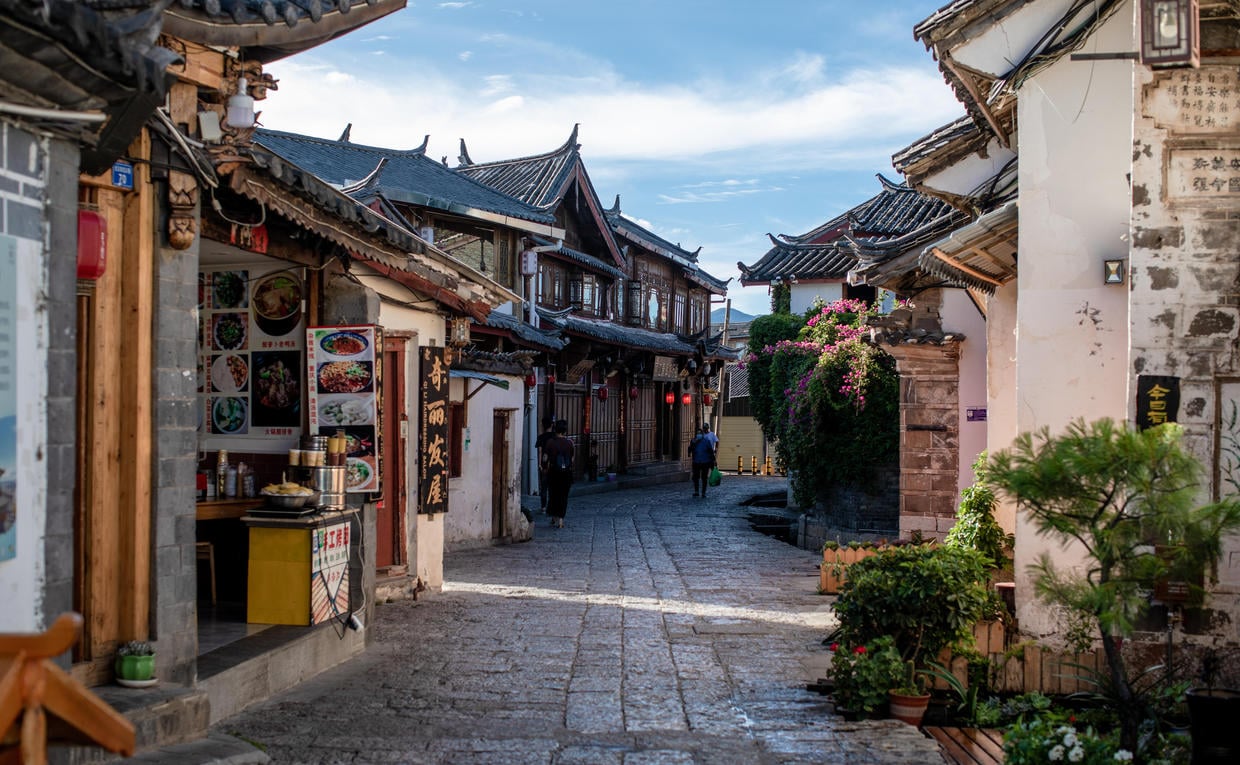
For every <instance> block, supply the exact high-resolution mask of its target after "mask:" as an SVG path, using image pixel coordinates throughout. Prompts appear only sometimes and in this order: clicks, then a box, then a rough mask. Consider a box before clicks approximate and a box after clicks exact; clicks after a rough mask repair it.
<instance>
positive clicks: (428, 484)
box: [418, 346, 448, 513]
mask: <svg viewBox="0 0 1240 765" xmlns="http://www.w3.org/2000/svg"><path fill="white" fill-rule="evenodd" d="M420 350H421V354H420V356H421V359H420V360H421V364H420V365H419V366H420V367H421V385H420V389H421V394H422V395H421V398H422V401H421V403H422V407H421V412H420V413H419V415H418V418H419V419H418V438H419V445H418V446H419V448H418V512H419V513H446V512H447V511H448V364H447V362H446V361H445V359H444V349H443V348H435V347H430V346H423V347H422V348H421V349H420Z"/></svg>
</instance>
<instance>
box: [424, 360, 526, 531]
mask: <svg viewBox="0 0 1240 765" xmlns="http://www.w3.org/2000/svg"><path fill="white" fill-rule="evenodd" d="M498 376H499V377H501V379H504V380H507V381H508V390H503V389H502V388H499V387H498V386H495V385H490V384H486V385H484V386H483V387H482V388H481V390H478V392H477V393H476V394H475V395H474V397H473V398H471V399H470V400H469V403H468V405H467V406H468V410H467V413H466V423H467V429H468V440H467V442H466V443H467V446H464V447H463V449H462V452H461V460H462V462H461V475H460V476H459V477H457V478H453V479H451V480H450V481H449V483H448V508H449V509H448V517H447V518H445V519H444V546H445V548H446V549H447V550H448V551H452V550H460V549H465V548H469V547H478V546H482V545H489V544H491V501H492V492H491V479H492V451H491V447H492V444H493V438H494V435H495V433H494V430H495V428H494V425H495V419H494V413H495V411H496V410H508V411H509V413H510V414H509V420H508V504H507V509H506V511H505V515H506V518H507V522H508V523H507V525H508V533H509V536H510V537H511V538H512V539H516V540H525V539H529V538H530V528H529V524H528V523H526V521H525V516H523V515H521V482H520V474H519V472H518V471H519V470H520V467H521V457H522V453H523V449H522V440H521V437H522V430H523V428H522V422H521V420H522V417H521V414H522V404H523V402H524V396H525V383H524V382H522V380H521V379H520V378H518V377H513V376H509V375H498ZM466 383H468V385H466ZM480 384H481V381H479V380H469V379H459V378H458V379H455V380H453V381H452V386H451V391H450V394H451V397H452V401H454V402H460V401H463V400H464V399H465V396H466V388H468V390H469V391H470V392H472V391H474V390H477V389H478V386H479V385H480Z"/></svg>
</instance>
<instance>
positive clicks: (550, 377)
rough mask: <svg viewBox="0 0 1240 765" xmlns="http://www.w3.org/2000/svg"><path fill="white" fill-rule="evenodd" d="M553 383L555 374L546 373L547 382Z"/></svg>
mask: <svg viewBox="0 0 1240 765" xmlns="http://www.w3.org/2000/svg"><path fill="white" fill-rule="evenodd" d="M554 383H555V375H552V374H549V375H547V384H548V385H553V384H554Z"/></svg>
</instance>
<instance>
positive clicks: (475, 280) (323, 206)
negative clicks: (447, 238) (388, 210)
mask: <svg viewBox="0 0 1240 765" xmlns="http://www.w3.org/2000/svg"><path fill="white" fill-rule="evenodd" d="M249 152H250V155H251V157H252V159H253V162H252V163H251V164H248V165H244V166H242V167H241V168H239V169H237V170H234V171H233V172H232V174H231V175H230V176H228V180H229V185H230V187H231V189H232V190H233V191H235V192H237V193H239V194H242V195H244V196H246V197H249V198H251V199H254V200H255V201H258V202H261V203H262V204H264V205H265V206H267V207H270V208H272V209H273V210H274V211H275V212H276V213H277V214H280V215H282V216H284V217H286V218H288V219H289V220H292V221H294V222H295V223H297V224H298V225H301V226H304V227H305V228H307V229H309V230H311V231H313V232H315V233H316V234H318V235H320V236H322V237H324V238H325V239H329V240H331V241H335V242H336V243H338V244H340V245H341V246H342V247H344V248H345V249H347V250H348V251H349V252H350V255H351V256H352V257H354V258H355V259H358V260H363V261H365V262H367V263H368V264H369V265H370V266H371V267H373V268H375V269H376V270H377V271H378V272H379V273H381V274H383V275H384V276H387V277H389V278H391V279H393V280H394V281H397V282H399V283H401V284H405V285H406V286H410V287H411V289H415V290H416V291H418V292H421V293H423V294H425V295H427V296H428V297H430V298H432V299H434V300H437V301H438V302H440V303H443V304H444V305H446V306H448V307H449V308H452V309H454V310H457V311H460V312H461V313H464V314H467V315H470V316H473V317H475V318H482V317H485V316H486V315H487V313H488V312H489V311H490V310H491V309H492V308H494V306H496V305H500V304H502V303H506V302H512V301H516V300H519V299H520V298H519V296H518V295H516V294H515V293H513V292H512V291H511V290H509V289H508V288H506V287H504V286H503V285H500V284H498V283H497V282H495V281H494V280H492V279H490V278H488V277H487V276H486V275H485V274H482V273H480V272H479V271H477V270H476V269H473V268H470V267H469V266H467V265H465V264H463V263H460V262H459V261H457V260H455V259H453V258H452V256H450V255H449V254H448V253H446V252H444V251H442V250H440V249H438V248H437V247H435V246H434V245H432V244H430V243H428V242H426V241H425V240H423V239H421V238H420V237H418V236H416V235H415V234H413V233H412V232H411V231H408V230H407V229H405V228H403V227H402V226H400V225H398V224H397V223H395V222H393V221H391V220H389V219H388V218H385V217H383V216H382V215H380V214H379V213H377V212H375V211H374V210H371V209H370V208H369V207H367V206H366V205H364V204H362V203H361V202H358V201H357V200H355V199H353V198H352V197H350V196H348V195H347V194H345V193H343V192H341V191H340V190H339V189H336V188H334V187H332V186H331V185H329V184H328V183H327V182H326V181H324V180H322V179H321V178H318V177H317V176H315V175H314V174H313V173H312V172H310V171H308V170H306V169H305V168H302V167H299V166H297V165H296V164H295V163H293V162H290V161H288V160H286V159H285V158H283V157H280V156H278V155H276V154H274V153H272V152H271V151H269V150H267V149H265V148H263V147H261V146H257V145H256V146H253V147H252V148H251V149H250V150H249ZM324 213H326V215H323V214H324ZM325 217H326V218H328V220H327V221H324V220H323V218H325ZM333 222H334V223H335V224H338V225H333Z"/></svg>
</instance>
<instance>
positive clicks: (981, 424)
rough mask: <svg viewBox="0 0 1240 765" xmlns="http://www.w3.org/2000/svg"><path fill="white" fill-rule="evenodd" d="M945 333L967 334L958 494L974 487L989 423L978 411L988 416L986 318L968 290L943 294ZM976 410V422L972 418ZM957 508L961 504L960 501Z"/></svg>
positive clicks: (961, 386)
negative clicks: (968, 487)
mask: <svg viewBox="0 0 1240 765" xmlns="http://www.w3.org/2000/svg"><path fill="white" fill-rule="evenodd" d="M939 315H940V316H942V318H943V329H944V330H945V331H947V332H960V333H963V334H964V337H965V339H964V341H963V342H961V343H960V360H959V362H958V365H959V370H960V380H959V391H958V393H957V403H958V405H959V406H958V411H959V420H960V423H959V425H958V433H959V446H960V459H959V463H960V464H959V465H957V481H956V489H957V492H959V491H962V490H963V489H964V488H965V487H967V486H969V485H971V484H972V483H973V468H972V465H973V460H975V459H977V455H978V454H979V453H980V452H981V451H982V450H983V449H985V448H986V419H985V415H984V414H982V415H980V419H979V414H978V412H977V410H982V412H985V410H986V407H987V403H986V317H984V316H982V313H981V311H979V310H978V309H977V306H976V305H974V304H973V300H972V299H971V298H970V297H969V295H968V293H966V292H965V291H964V290H943V304H942V306H940V308H939ZM969 410H974V419H973V420H970V419H969V417H968V414H969ZM957 504H959V501H958V500H957Z"/></svg>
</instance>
